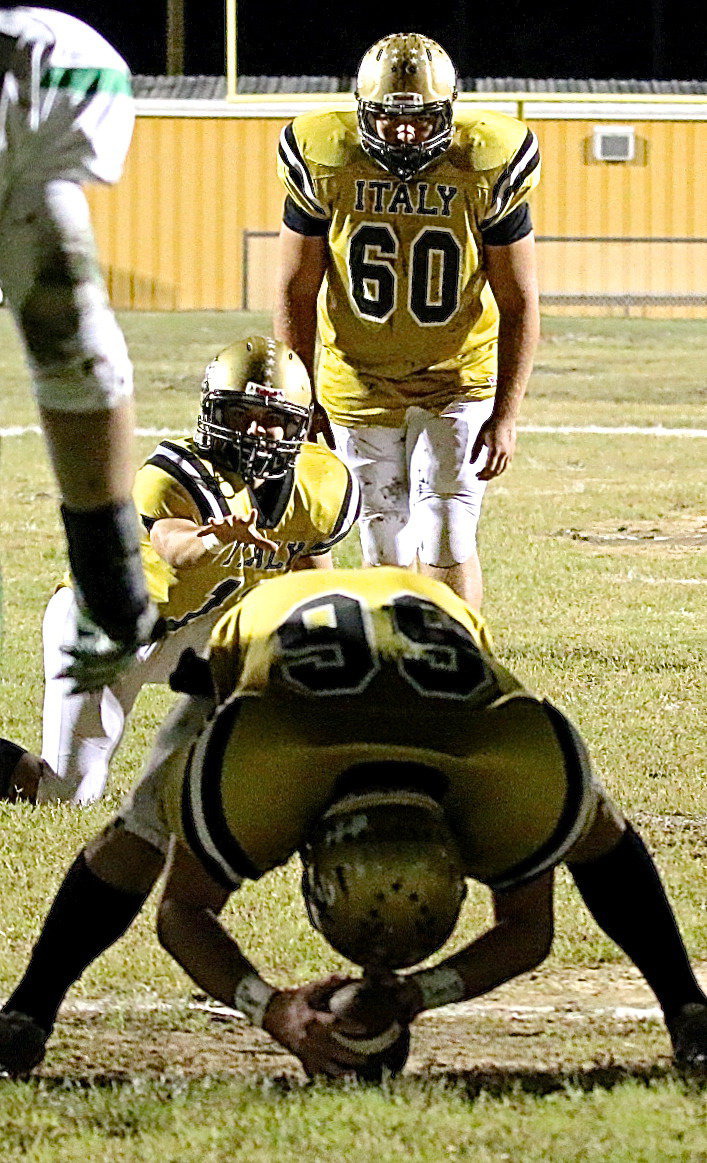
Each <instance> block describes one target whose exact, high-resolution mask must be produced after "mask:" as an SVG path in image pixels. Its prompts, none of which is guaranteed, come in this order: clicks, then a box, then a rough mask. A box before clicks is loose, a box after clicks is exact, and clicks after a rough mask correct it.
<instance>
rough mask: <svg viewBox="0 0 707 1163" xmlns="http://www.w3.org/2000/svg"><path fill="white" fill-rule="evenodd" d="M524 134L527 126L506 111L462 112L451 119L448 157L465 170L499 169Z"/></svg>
mask: <svg viewBox="0 0 707 1163" xmlns="http://www.w3.org/2000/svg"><path fill="white" fill-rule="evenodd" d="M527 133H528V127H527V125H524V124H523V122H522V121H518V119H517V118H516V117H509V116H508V115H507V114H506V113H494V112H493V111H491V110H485V109H484V110H478V111H475V112H472V111H470V112H468V113H467V112H464V113H462V114H461V115H460V116H459V117H455V119H454V138H453V141H452V145H451V147H450V160H453V161H454V163H455V164H457V165H459V164H460V163H461V166H462V168H464V169H472V170H477V171H479V170H497V169H501V168H503V167H504V166H506V165H508V162H509V161H510V160H511V159H512V158H513V156H514V155H515V154H516V153H517V151H518V150H519V149H520V147H521V146H522V144H523V142H524V140H525V138H526V135H527Z"/></svg>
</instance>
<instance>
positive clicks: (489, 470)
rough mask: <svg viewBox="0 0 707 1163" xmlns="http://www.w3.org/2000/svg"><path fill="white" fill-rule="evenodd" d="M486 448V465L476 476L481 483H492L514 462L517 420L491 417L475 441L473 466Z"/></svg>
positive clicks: (482, 426)
mask: <svg viewBox="0 0 707 1163" xmlns="http://www.w3.org/2000/svg"><path fill="white" fill-rule="evenodd" d="M484 448H486V449H487V456H486V463H485V464H484V466H483V468H482V469H480V470H479V472H477V474H476V475H477V477H478V478H479V480H480V481H490V480H492V479H493V478H494V477H497V476H500V474H501V473H502V472H505V470H506V469H507V468H508V466H509V464H510V463H511V461H512V460H513V454H514V452H515V449H516V424H515V420H507V419H502V418H499V417H495V416H489V418H488V420H486V421H485V422H484V423H483V424H482V425H481V427H480V429H479V431H478V434H477V437H476V440H475V441H474V445H473V447H472V450H471V456H470V457H469V460H470V461H471V463H472V464H474V462H475V461H477V460H478V459H479V457H480V455H481V453H482V452H483V450H484Z"/></svg>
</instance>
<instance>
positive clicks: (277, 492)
mask: <svg viewBox="0 0 707 1163" xmlns="http://www.w3.org/2000/svg"><path fill="white" fill-rule="evenodd" d="M133 498H134V500H135V505H136V507H137V511H138V514H139V515H140V518H141V521H142V526H143V534H142V546H141V548H142V559H143V564H144V567H145V575H146V577H147V584H148V588H149V591H150V596H151V597H152V599H153V601H154V602H155V603H156V604H157V606H158V607H159V611H160V613H161V614H162V616H163V617H164V618H165V619H166V620H167V627H168V629H170V630H175V629H178V628H179V626H180V625H183V624H184V623H186V622H188V621H191V620H192V619H193V618H196V617H198V616H199V615H200V614H204V613H207V612H208V611H210V610H213V609H215V608H217V607H220V606H223V607H224V609H225V608H226V607H227V606H228V605H229V604H230V603H231V602H233V601H235V600H236V598H237V597H238V596H239V594H240V593H241V592H242V591H243V589H244V588H245V587H248V586H251V585H253V584H254V583H255V582H257V581H259V580H260V578H263V577H270V576H277V574H278V573H284V572H286V571H287V570H288V569H290V568H291V567H292V565H293V564H294V563H295V562H296V561H297V560H298V559H299V558H301V557H305V556H309V555H315V556H316V555H317V554H320V553H325V552H326V551H327V550H328V549H330V548H331V547H332V546H333V545H335V544H336V543H337V541H340V540H341V539H342V538H343V537H345V536H346V534H347V533H349V532H350V530H351V528H352V526H353V523H354V521H355V520H356V517H357V514H358V504H359V500H358V498H359V494H358V487H357V485H356V483H355V481H354V480H353V478H352V476H351V473H350V472H349V470H348V469H347V468H346V466H345V465H344V464H343V463H342V462H341V461H340V460H339V458H338V457H337V456H335V455H334V453H332V452H331V451H330V450H329V449H328V448H325V447H324V446H322V445H318V444H309V443H305V444H303V445H302V449H301V451H300V453H299V455H298V457H297V459H296V461H295V468H294V472H292V473H288V474H287V476H285V477H284V478H282V479H281V480H275V481H271V482H265V484H264V485H262V486H261V487H260V488H259V489H258V490H256V491H254V490H253V489H251V488H250V487H249V486H247V485H245V484H244V483H243V481H242V480H241V478H240V476H238V474H237V473H234V472H227V471H224V470H221V469H220V468H217V467H215V466H214V465H213V464H212V463H211V461H209V460H207V459H205V458H204V457H203V455H202V454H201V453H200V452H199V450H198V449H197V448H196V446H195V444H194V442H193V441H192V440H190V439H188V438H184V439H181V440H164V441H162V443H161V444H159V445H158V447H157V448H156V449H155V451H154V452H153V454H152V456H150V457H149V459H148V460H147V461H146V462H145V464H144V465H143V466H142V468H141V469H140V470H139V471H138V473H137V476H136V478H135V486H134V489H133ZM252 509H256V510H257V512H258V514H259V516H258V522H257V524H258V528H259V529H261V530H263V531H266V532H267V535H268V536H269V537H270V538H271V540H273V541H276V542H277V543H278V548H277V549H276V550H268V551H263V550H262V549H259V548H258V547H256V546H252V545H236V546H232V545H231V546H225V547H224V549H223V550H222V551H221V552H220V553H218V554H209V556H208V557H207V558H206V559H205V560H204V561H203V562H202V563H201V564H199V565H196V566H191V567H189V568H176V567H174V566H171V565H169V564H168V563H167V562H166V561H164V559H163V558H161V557H160V556H159V554H158V553H157V552H156V550H155V549H154V548H153V546H152V544H151V542H150V529H151V528H152V526H153V525H154V523H155V522H156V521H159V520H160V518H165V517H185V518H187V519H189V520H192V521H196V522H197V523H198V524H199V525H205V524H206V523H207V521H208V520H209V518H210V517H217V518H218V517H222V516H227V515H228V514H229V513H233V514H235V515H237V516H240V517H245V516H246V515H247V514H248V513H249V512H250V511H251V510H252Z"/></svg>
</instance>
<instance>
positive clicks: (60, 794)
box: [38, 586, 223, 804]
mask: <svg viewBox="0 0 707 1163" xmlns="http://www.w3.org/2000/svg"><path fill="white" fill-rule="evenodd" d="M77 613H78V608H77V604H76V597H75V595H74V591H73V590H72V589H71V587H70V586H63V587H62V588H61V589H59V590H57V592H56V593H55V594H54V595H53V596H52V597H51V598H50V599H49V602H48V604H47V608H46V611H45V614H44V624H43V638H44V720H43V731H42V758H43V759H45V760H46V761H47V763H48V764H49V765H50V767H51V768H52V769H53V770H54V772H55V773H56V774H55V777H54V778H52V779H43V780H42V781H41V784H40V788H39V797H38V798H39V802H40V803H51V802H53V801H56V800H71V801H72V803H75V804H89V803H92V802H93V801H94V800H97V799H99V798H100V797H101V796H102V795H103V791H104V789H105V786H106V782H107V780H108V768H109V764H110V762H111V759H112V758H113V756H114V755H115V752H116V750H117V748H118V746H119V744H120V741H121V739H122V738H123V733H124V731H125V722H126V719H127V717H128V715H129V714H130V712H131V710H132V708H133V705H134V703H135V700H136V698H137V696H138V694H139V693H140V690H141V689H142V687H143V686H144V684H145V683H161V684H167V683H168V682H169V677H170V675H171V673H172V671H173V670H174V669H175V667H176V665H177V663H178V662H179V658H180V656H181V653H182V651H183V650H186V649H187V647H189V646H191V647H193V649H194V650H195V651H196V652H197V654H204V653H205V652H206V648H207V645H208V641H209V637H210V635H211V630H212V628H213V626H214V624H215V622H216V621H218V618H219V617H220V616H221V614H222V613H223V609H222V608H220V607H219V608H217V609H216V610H214V611H211V612H210V613H209V614H206V615H204V616H203V617H201V618H195V619H194V621H193V622H189V623H187V624H186V625H184V626H181V627H180V628H179V629H178V630H175V631H174V632H173V633H171V634H168V635H167V636H166V638H163V639H161V640H160V641H159V642H155V643H153V644H152V645H150V646H142V647H141V648H140V650H139V651H138V652H137V653H136V655H135V660H134V662H133V663H131V665H130V666H129V667H128V669H127V670H126V671H124V673H123V674H122V675H121V676H120V678H119V679H117V680H116V682H115V683H114V684H113V686H111V687H104V688H103V690H100V691H91V692H88V693H85V694H78V695H74V694H71V692H70V690H69V687H70V683H69V680H68V679H65V678H59V674H60V672H61V671H62V670H63V669H64V667H65V666H66V665H67V663H68V662H69V655H68V654H67V653H66V646H67V644H71V643H73V642H75V641H76V617H77Z"/></svg>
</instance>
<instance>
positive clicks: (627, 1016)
mask: <svg viewBox="0 0 707 1163" xmlns="http://www.w3.org/2000/svg"><path fill="white" fill-rule="evenodd" d="M185 1009H186V1010H187V1011H189V1010H192V1011H194V1010H196V1011H197V1012H199V1013H205V1014H211V1015H213V1017H215V1018H222V1019H237V1020H245V1019H244V1016H243V1014H242V1013H241V1012H240V1011H239V1010H234V1009H231V1008H230V1007H229V1006H225V1005H221V1004H220V1003H218V1002H210V1001H203V1002H202V1001H185V1002H184V1003H183V1004H180V1003H179V1002H168V1001H157V1000H155V1001H149V1000H147V999H145V1000H144V1001H133V1002H122V1001H115V1000H113V999H111V998H95V999H92V1000H90V1001H75V1002H71V1003H70V1004H67V1005H65V1006H62V1010H61V1013H62V1015H63V1016H66V1017H69V1016H74V1017H84V1016H86V1017H88V1016H95V1015H96V1014H116V1013H120V1014H123V1015H129V1014H147V1013H175V1014H177V1013H183V1012H184V1010H185ZM550 1015H555V1016H559V1017H560V1018H562V1019H563V1020H565V1021H568V1022H582V1021H586V1022H589V1021H593V1020H594V1019H596V1018H597V1017H603V1018H614V1020H616V1021H633V1022H656V1021H659V1020H660V1019H661V1011H660V1007H659V1006H655V1005H646V1006H626V1005H622V1006H621V1005H619V1006H602V1005H587V1004H586V1001H585V1000H584V999H583V1000H582V1001H581V1002H580V1001H579V999H577V1003H576V1005H573V1003H572V1002H566V1003H564V1004H563V1005H507V1004H502V1003H500V1002H482V1001H467V1002H460V1003H459V1004H458V1005H454V1006H448V1007H446V1008H445V1009H444V1010H440V1011H439V1012H438V1013H436V1014H435V1015H434V1016H435V1018H436V1019H443V1020H445V1021H454V1020H455V1018H458V1017H473V1016H477V1017H492V1018H493V1017H498V1018H506V1019H508V1020H509V1021H514V1020H515V1021H518V1020H522V1019H524V1018H535V1017H548V1016H550ZM428 1016H429V1015H428Z"/></svg>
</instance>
